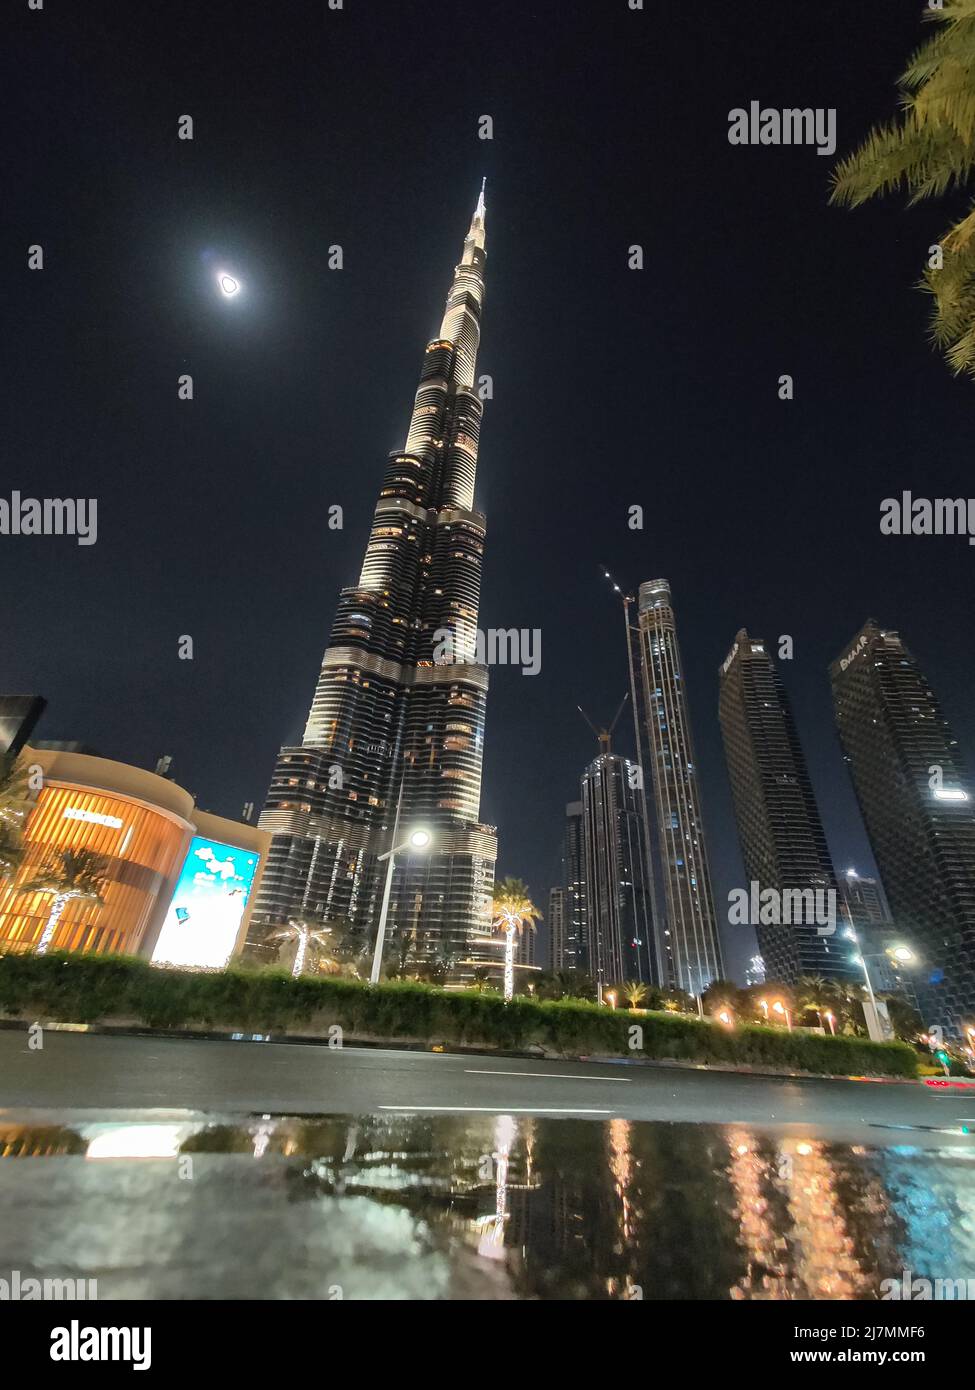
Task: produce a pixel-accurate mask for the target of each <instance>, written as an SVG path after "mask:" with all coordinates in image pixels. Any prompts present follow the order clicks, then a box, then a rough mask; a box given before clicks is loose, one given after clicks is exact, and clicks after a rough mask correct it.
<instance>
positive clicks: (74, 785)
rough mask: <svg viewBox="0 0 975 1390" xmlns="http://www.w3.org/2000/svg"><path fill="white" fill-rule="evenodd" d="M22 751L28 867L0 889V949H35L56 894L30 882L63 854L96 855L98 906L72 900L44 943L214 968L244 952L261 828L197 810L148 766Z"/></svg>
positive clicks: (262, 848)
mask: <svg viewBox="0 0 975 1390" xmlns="http://www.w3.org/2000/svg"><path fill="white" fill-rule="evenodd" d="M21 757H22V759H23V762H24V764H25V765H26V766H27V767H28V768H29V769H30V774H31V776H30V781H31V784H32V791H31V798H32V800H33V803H34V804H33V807H32V809H31V811H30V814H29V816H28V819H27V821H26V824H25V828H24V837H23V838H24V843H25V846H26V848H27V853H26V855H25V857H24V862H23V864H22V865H21V867H20V869H19V870H18V873H17V875H16V877H15V878H14V879H13V880H12V881H11V882H9V883H6V884H3V885H2V886H0V954H3V953H4V952H8V951H31V950H33V949H35V948H36V946H37V944H38V942H39V940H40V938H41V935H42V933H43V931H44V927H45V924H46V922H47V920H48V916H49V914H50V911H51V905H52V902H53V899H54V894H53V893H52V892H51V891H50V890H48V891H43V892H31V891H28V885H30V883H31V882H32V880H35V879H37V877H38V875H39V874H40V873H41V871H42V869H46V868H47V867H48V866H49V865H52V864H57V863H58V862H59V861H60V859H61V856H62V855H63V853H64V851H65V850H90V851H91V852H92V853H93V854H95V855H97V856H98V861H97V862H98V870H99V875H100V878H101V884H100V897H101V899H102V901H101V903H98V902H95V901H92V900H90V899H84V898H77V899H71V900H69V901H68V903H67V905H66V907H65V908H64V911H63V913H62V915H61V917H60V920H59V922H58V926H57V930H56V932H55V935H54V938H53V940H52V941H51V942H50V946H49V949H50V950H56V951H96V952H99V953H102V954H121V955H130V956H134V955H138V956H143V957H145V958H147V959H150V960H153V961H155V962H157V963H159V964H165V963H169V964H172V965H181V966H197V967H202V968H210V969H219V968H220V967H222V966H224V965H226V964H227V962H228V961H229V960H230V959H231V958H232V957H233V956H235V955H236V954H237V953H238V952H239V951H240V949H241V947H242V946H243V943H244V938H245V936H246V933H247V925H248V920H249V917H250V910H251V903H252V901H253V899H254V896H255V894H256V891H257V888H258V886H259V884H260V879H261V874H262V872H263V869H264V858H265V854H266V851H267V846H268V844H269V843H270V839H271V837H270V835H269V834H268V833H267V832H266V831H263V830H258V829H257V828H256V827H255V826H252V825H246V824H244V823H242V822H238V821H231V820H225V819H224V818H223V817H221V816H212V815H210V814H208V813H207V812H204V811H200V810H198V809H197V807H196V806H195V805H194V803H193V797H192V796H191V795H190V793H189V792H187V791H184V790H183V788H182V787H179V786H177V785H176V783H175V782H171V781H169V780H168V779H167V778H165V777H160V776H158V775H157V774H156V773H154V772H147V771H146V770H145V769H144V768H138V767H129V766H128V765H127V764H125V763H116V762H111V761H110V760H109V759H107V758H97V757H92V756H89V755H88V754H85V753H76V752H62V751H53V750H50V749H45V748H33V747H31V746H30V745H28V746H26V747H25V748H24V749H23V750H22V754H21Z"/></svg>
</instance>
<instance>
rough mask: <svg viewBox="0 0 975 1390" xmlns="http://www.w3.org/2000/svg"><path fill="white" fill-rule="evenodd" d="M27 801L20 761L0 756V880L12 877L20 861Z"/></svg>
mask: <svg viewBox="0 0 975 1390" xmlns="http://www.w3.org/2000/svg"><path fill="white" fill-rule="evenodd" d="M30 805H31V803H30V798H29V797H28V795H27V768H26V766H25V764H24V762H23V761H22V760H18V759H16V758H10V757H3V758H0V881H2V880H3V879H5V878H13V876H14V874H15V873H16V872H17V870H18V869H19V868H20V865H21V863H22V862H23V858H24V848H23V844H22V841H21V834H22V831H23V825H24V818H25V817H26V815H27V812H28V811H29V810H30Z"/></svg>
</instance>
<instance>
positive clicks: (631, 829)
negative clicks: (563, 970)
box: [582, 734, 659, 985]
mask: <svg viewBox="0 0 975 1390" xmlns="http://www.w3.org/2000/svg"><path fill="white" fill-rule="evenodd" d="M636 771H637V768H636V764H635V763H631V762H630V761H629V760H628V759H627V758H621V757H619V756H618V754H616V753H612V752H610V747H609V736H608V735H605V734H604V735H601V737H600V753H599V756H598V757H596V758H594V759H593V761H592V762H591V763H590V764H589V766H588V767H587V768H586V770H585V772H584V773H583V774H582V832H583V840H584V846H585V872H586V917H587V933H588V944H587V949H586V958H587V962H588V970H589V973H590V974H591V975H592V977H593V979H594V980H595V981H596V983H597V984H599V985H612V984H619V983H621V982H622V981H624V980H643V981H644V982H646V983H648V984H649V983H659V981H657V980H656V978H655V972H654V969H653V966H652V964H651V961H652V959H653V954H654V952H653V915H652V912H651V906H650V885H649V882H648V879H647V875H648V872H649V857H648V854H647V846H646V840H645V830H644V817H643V810H642V807H641V806H640V803H639V801H638V796H642V795H643V793H642V790H640V788H639V785H638V783H637V780H636V778H635V777H634V775H633V774H634V773H635V772H636Z"/></svg>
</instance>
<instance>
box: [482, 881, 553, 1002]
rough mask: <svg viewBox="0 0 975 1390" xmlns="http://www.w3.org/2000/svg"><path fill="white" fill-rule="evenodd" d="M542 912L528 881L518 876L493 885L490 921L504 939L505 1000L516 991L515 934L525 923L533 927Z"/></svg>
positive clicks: (531, 928)
mask: <svg viewBox="0 0 975 1390" xmlns="http://www.w3.org/2000/svg"><path fill="white" fill-rule="evenodd" d="M541 920H542V914H541V913H540V912H539V910H538V908H537V907H536V906H535V904H534V903H533V902H532V900H531V898H530V897H529V896H528V885H527V884H525V883H522V881H521V879H520V878H503V879H501V881H500V883H496V884H495V885H494V910H493V915H492V925H493V927H494V930H495V931H503V932H504V934H505V940H504V997H505V1002H507V1001H508V1000H509V999H510V998H511V996H512V995H513V994H514V992H515V937H516V935H517V934H518V933H519V932H521V931H523V930H524V929H525V927H527V928H528V929H529V931H534V930H535V923H536V922H540V921H541Z"/></svg>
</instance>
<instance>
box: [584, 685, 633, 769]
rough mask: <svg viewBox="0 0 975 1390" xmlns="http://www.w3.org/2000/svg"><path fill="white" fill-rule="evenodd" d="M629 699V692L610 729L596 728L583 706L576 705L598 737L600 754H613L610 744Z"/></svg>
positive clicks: (621, 702) (622, 701)
mask: <svg viewBox="0 0 975 1390" xmlns="http://www.w3.org/2000/svg"><path fill="white" fill-rule="evenodd" d="M629 698H630V693H629V691H627V692H626V694H625V695H624V696H623V698H622V700H620V707H619V709H618V710H617V711H616V714H615V715H614V716H613V722H612V724H610V726H609V728H603V729H597V728H596V726H595V724H594V723H593V722H592V720H591V719H590V718H589V716H588V714H587V713H586V711H585V710H584V709H583V708H582V706H581V705H576V709H577V710H578V711H579V713H580V714H581V715H582V717H583V719H584V720H585V721H586V723H587V724H588V725H589V727H590V729H592V731H593V733H594V734H595V735H596V738H597V739H598V740H599V752H600V754H608V753H611V752H612V748H611V746H610V744H611V740H612V737H613V730H614V729H615V728H616V726H617V724H618V723H619V720H620V715H621V714H622V713H623V706H624V705H625V704H626V702H627V700H628V699H629Z"/></svg>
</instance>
